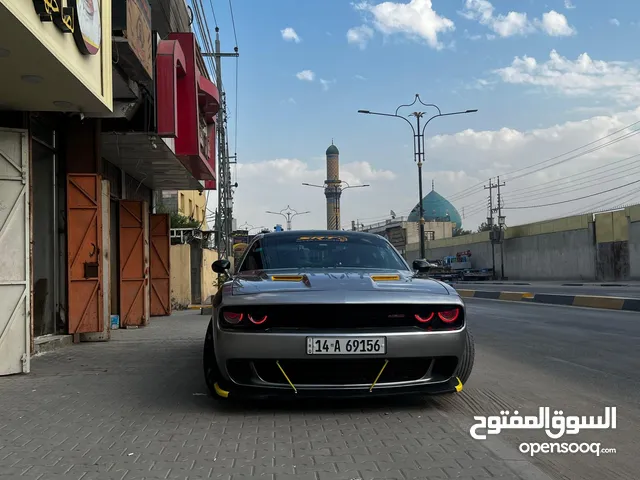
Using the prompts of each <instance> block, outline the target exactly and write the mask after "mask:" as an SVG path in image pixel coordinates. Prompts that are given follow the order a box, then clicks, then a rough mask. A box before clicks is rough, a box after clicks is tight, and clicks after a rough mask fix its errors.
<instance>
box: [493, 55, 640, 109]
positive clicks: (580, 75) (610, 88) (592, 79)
mask: <svg viewBox="0 0 640 480" xmlns="http://www.w3.org/2000/svg"><path fill="white" fill-rule="evenodd" d="M495 73H496V74H497V75H498V76H499V78H500V79H501V80H502V81H503V82H505V83H512V84H519V85H534V86H538V87H543V88H547V89H551V90H555V91H558V92H560V93H562V94H565V95H571V96H574V97H575V96H585V97H596V96H597V97H599V98H603V97H605V98H613V99H615V100H617V101H619V102H621V103H629V102H637V101H639V100H640V70H639V69H638V65H636V64H634V63H630V62H605V61H602V60H592V59H591V57H589V55H588V54H587V53H583V54H581V55H579V56H578V57H577V58H576V60H575V61H572V60H569V59H567V58H565V57H562V56H561V55H560V54H559V53H558V52H556V51H555V50H552V51H551V53H550V55H549V60H548V61H546V62H544V63H539V62H538V61H537V60H536V59H535V58H533V57H528V56H523V57H516V58H515V59H514V60H513V62H512V63H511V65H510V66H508V67H505V68H500V69H498V70H496V71H495Z"/></svg>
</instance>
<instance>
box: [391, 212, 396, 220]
mask: <svg viewBox="0 0 640 480" xmlns="http://www.w3.org/2000/svg"><path fill="white" fill-rule="evenodd" d="M391 218H396V212H394V211H393V210H391Z"/></svg>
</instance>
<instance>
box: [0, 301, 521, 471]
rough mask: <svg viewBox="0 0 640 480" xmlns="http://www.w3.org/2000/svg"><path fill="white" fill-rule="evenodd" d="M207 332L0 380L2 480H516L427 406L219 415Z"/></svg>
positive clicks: (168, 323) (199, 321) (162, 337)
mask: <svg viewBox="0 0 640 480" xmlns="http://www.w3.org/2000/svg"><path fill="white" fill-rule="evenodd" d="M207 321H208V318H207V317H203V316H201V315H198V314H197V312H178V313H176V314H174V315H173V316H172V317H167V318H153V319H152V321H151V325H150V326H149V327H147V328H144V329H138V330H123V331H115V332H113V339H112V340H111V341H110V342H107V343H93V344H80V345H73V346H70V347H67V348H64V349H61V350H58V351H55V352H52V353H48V354H46V355H43V356H40V357H37V358H34V359H33V360H32V373H31V374H29V375H23V376H13V377H3V378H0V478H1V479H16V480H25V479H34V480H35V479H39V480H58V479H64V480H79V479H82V480H123V479H125V480H133V479H189V480H196V479H209V478H213V479H225V480H229V479H233V480H240V479H249V478H252V479H264V480H288V479H291V480H293V479H296V480H333V479H335V480H355V479H360V480H373V479H385V480H395V479H403V480H417V479H459V480H474V479H475V480H478V479H487V478H505V479H510V480H511V479H518V478H519V477H518V476H517V475H516V474H515V473H513V472H512V471H511V470H509V469H508V468H507V467H506V466H505V465H504V463H503V462H502V461H501V460H499V459H498V458H496V457H495V456H494V455H493V454H492V453H491V452H489V451H488V450H485V449H484V447H483V446H482V445H481V444H479V443H478V442H474V441H473V440H472V439H471V438H470V437H469V435H468V433H467V432H464V431H462V430H461V429H459V428H458V427H457V426H455V425H453V424H452V423H451V422H450V421H449V420H448V418H447V417H445V416H444V415H442V414H441V413H440V412H439V411H438V409H437V408H436V407H435V406H433V405H432V404H430V402H429V400H425V401H415V400H413V401H409V400H397V399H394V400H388V399H384V400H382V399H380V400H375V401H367V400H365V401H363V400H358V401H342V402H332V403H326V402H322V403H321V404H318V403H316V404H313V403H304V404H297V403H289V402H279V403H269V404H245V405H237V404H236V405H229V406H225V407H221V406H220V405H219V404H217V403H215V402H214V401H213V400H212V399H211V398H210V397H208V394H207V393H206V387H205V385H204V382H203V379H202V373H201V352H202V340H203V338H204V333H205V330H206V325H207Z"/></svg>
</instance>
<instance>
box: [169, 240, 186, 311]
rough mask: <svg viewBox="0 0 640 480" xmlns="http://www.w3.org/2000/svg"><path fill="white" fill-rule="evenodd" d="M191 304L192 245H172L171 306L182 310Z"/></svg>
mask: <svg viewBox="0 0 640 480" xmlns="http://www.w3.org/2000/svg"><path fill="white" fill-rule="evenodd" d="M190 304H191V246H190V245H171V307H172V309H174V310H182V309H185V308H187V307H188V306H189V305H190Z"/></svg>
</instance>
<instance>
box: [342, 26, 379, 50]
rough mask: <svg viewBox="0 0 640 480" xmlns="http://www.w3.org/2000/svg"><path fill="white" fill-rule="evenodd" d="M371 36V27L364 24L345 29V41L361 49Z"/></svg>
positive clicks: (365, 45) (365, 46)
mask: <svg viewBox="0 0 640 480" xmlns="http://www.w3.org/2000/svg"><path fill="white" fill-rule="evenodd" d="M372 38H373V29H372V28H371V27H367V26H366V25H361V26H359V27H353V28H350V29H349V30H348V31H347V42H348V43H351V44H354V45H358V46H359V47H360V48H361V49H362V50H364V49H365V48H367V44H368V43H369V40H371V39H372Z"/></svg>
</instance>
